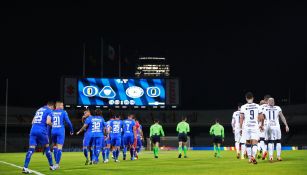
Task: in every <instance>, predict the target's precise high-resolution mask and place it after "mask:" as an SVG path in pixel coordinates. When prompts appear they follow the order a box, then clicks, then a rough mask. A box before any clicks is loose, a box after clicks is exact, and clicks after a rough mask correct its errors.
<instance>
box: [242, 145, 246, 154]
mask: <svg viewBox="0 0 307 175" xmlns="http://www.w3.org/2000/svg"><path fill="white" fill-rule="evenodd" d="M245 150H246V147H245V144H244V143H241V157H244V154H245Z"/></svg>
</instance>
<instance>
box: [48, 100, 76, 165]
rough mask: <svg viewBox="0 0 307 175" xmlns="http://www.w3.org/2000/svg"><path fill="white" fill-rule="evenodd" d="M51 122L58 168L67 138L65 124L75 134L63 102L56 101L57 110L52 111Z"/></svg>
mask: <svg viewBox="0 0 307 175" xmlns="http://www.w3.org/2000/svg"><path fill="white" fill-rule="evenodd" d="M51 123H52V129H51V140H52V143H53V154H54V159H55V162H56V164H55V165H54V167H55V168H56V169H58V168H59V163H60V161H61V157H62V148H63V145H64V140H65V124H68V126H69V128H70V135H73V134H74V129H73V126H72V124H71V122H70V120H69V117H68V114H67V112H66V111H65V110H64V104H63V102H61V101H57V102H56V103H55V110H54V111H52V113H51Z"/></svg>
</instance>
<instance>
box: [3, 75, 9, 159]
mask: <svg viewBox="0 0 307 175" xmlns="http://www.w3.org/2000/svg"><path fill="white" fill-rule="evenodd" d="M8 95H9V79H8V78H6V89H5V126H4V152H5V153H6V145H7V113H8V98H9V96H8Z"/></svg>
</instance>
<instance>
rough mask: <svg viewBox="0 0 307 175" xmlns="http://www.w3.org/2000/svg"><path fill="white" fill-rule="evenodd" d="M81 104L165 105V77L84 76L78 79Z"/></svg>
mask: <svg viewBox="0 0 307 175" xmlns="http://www.w3.org/2000/svg"><path fill="white" fill-rule="evenodd" d="M78 104H79V105H103V106H131V105H132V106H160V105H162V106H163V105H165V81H164V79H155V78H153V79H116V78H82V79H79V80H78Z"/></svg>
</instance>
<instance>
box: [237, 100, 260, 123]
mask: <svg viewBox="0 0 307 175" xmlns="http://www.w3.org/2000/svg"><path fill="white" fill-rule="evenodd" d="M261 113H262V110H261V108H260V106H259V105H258V104H256V103H246V104H245V105H243V106H241V114H244V124H245V126H244V128H245V129H258V115H259V114H261Z"/></svg>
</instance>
